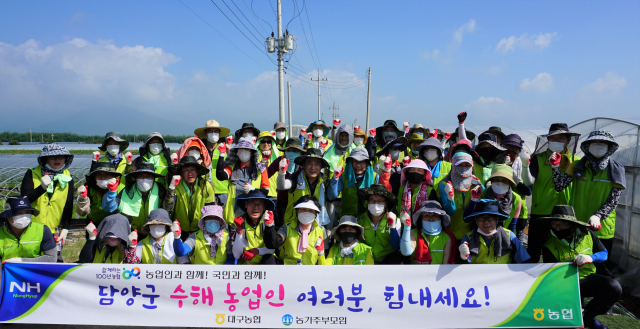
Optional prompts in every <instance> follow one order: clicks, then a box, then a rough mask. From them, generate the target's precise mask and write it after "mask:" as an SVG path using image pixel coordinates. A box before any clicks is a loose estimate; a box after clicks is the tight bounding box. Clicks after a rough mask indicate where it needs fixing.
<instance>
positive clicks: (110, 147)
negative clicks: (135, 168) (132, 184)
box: [93, 131, 133, 174]
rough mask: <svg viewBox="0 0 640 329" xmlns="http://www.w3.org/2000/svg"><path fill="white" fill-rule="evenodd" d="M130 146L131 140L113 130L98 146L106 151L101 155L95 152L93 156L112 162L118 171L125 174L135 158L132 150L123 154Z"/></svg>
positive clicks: (99, 159) (99, 160)
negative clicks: (128, 140)
mask: <svg viewBox="0 0 640 329" xmlns="http://www.w3.org/2000/svg"><path fill="white" fill-rule="evenodd" d="M128 147H129V142H127V141H126V140H124V139H123V138H122V137H120V134H118V133H117V132H115V131H111V132H108V133H107V134H106V135H105V136H104V140H103V141H102V145H100V146H98V150H100V151H102V152H106V153H105V154H104V155H102V156H100V152H93V156H94V159H95V160H97V161H98V162H111V163H112V164H113V166H114V167H115V168H116V171H117V172H119V173H121V174H124V173H125V171H126V169H127V166H130V165H131V160H132V159H133V155H132V154H131V151H128V152H127V153H126V154H122V152H124V151H125V150H126V149H127V148H128ZM123 160H124V161H123Z"/></svg>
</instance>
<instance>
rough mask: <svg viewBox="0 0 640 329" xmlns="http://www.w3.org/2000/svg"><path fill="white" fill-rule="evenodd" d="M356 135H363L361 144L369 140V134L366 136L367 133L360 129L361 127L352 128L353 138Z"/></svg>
mask: <svg viewBox="0 0 640 329" xmlns="http://www.w3.org/2000/svg"><path fill="white" fill-rule="evenodd" d="M356 135H360V136H363V138H364V140H363V141H362V145H366V144H367V141H368V140H369V136H367V133H365V132H364V130H362V129H354V130H353V138H356Z"/></svg>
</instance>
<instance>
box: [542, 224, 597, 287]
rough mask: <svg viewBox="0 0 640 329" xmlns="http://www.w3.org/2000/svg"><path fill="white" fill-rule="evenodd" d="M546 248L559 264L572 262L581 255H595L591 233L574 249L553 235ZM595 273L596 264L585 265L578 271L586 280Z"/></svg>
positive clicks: (546, 243)
mask: <svg viewBox="0 0 640 329" xmlns="http://www.w3.org/2000/svg"><path fill="white" fill-rule="evenodd" d="M574 236H575V233H574ZM544 246H545V247H547V249H549V251H551V253H552V254H553V256H554V257H555V258H556V260H557V261H558V262H572V261H573V259H574V258H575V257H576V256H578V255H579V254H582V255H593V239H592V238H591V233H589V232H587V234H585V235H584V236H583V237H582V239H580V241H579V242H578V243H577V244H576V245H575V246H574V247H573V248H571V247H570V246H569V245H568V244H567V243H565V242H562V241H560V240H559V239H558V238H557V237H556V236H554V235H551V237H550V238H549V240H547V242H545V244H544ZM595 272H596V265H595V264H594V263H589V264H584V265H582V266H581V267H580V268H579V269H578V273H579V274H580V279H584V278H585V277H587V276H589V275H591V274H593V273H595Z"/></svg>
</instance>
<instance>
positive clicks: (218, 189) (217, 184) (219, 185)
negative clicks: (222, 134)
mask: <svg viewBox="0 0 640 329" xmlns="http://www.w3.org/2000/svg"><path fill="white" fill-rule="evenodd" d="M217 145H218V144H216V147H215V148H214V149H213V152H212V153H211V168H212V169H211V172H210V174H211V179H212V180H213V189H214V192H215V194H227V193H228V190H229V181H228V180H218V178H216V173H215V171H216V167H217V166H218V160H222V161H224V158H220V150H218V147H217Z"/></svg>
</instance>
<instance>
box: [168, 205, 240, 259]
mask: <svg viewBox="0 0 640 329" xmlns="http://www.w3.org/2000/svg"><path fill="white" fill-rule="evenodd" d="M200 213H201V214H202V218H200V220H199V221H198V227H199V228H200V229H199V230H198V231H196V232H195V233H191V234H190V235H189V237H188V238H187V240H186V241H184V242H182V240H180V239H177V238H176V239H174V240H173V249H174V250H175V252H176V255H178V257H179V258H178V262H179V263H180V264H188V263H191V264H199V265H223V264H225V263H226V262H227V245H228V243H229V231H228V230H227V227H229V226H228V225H227V222H226V221H225V219H224V218H223V217H222V207H220V206H218V205H213V206H204V207H203V208H202V209H201V211H200ZM184 256H188V258H187V257H184Z"/></svg>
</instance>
